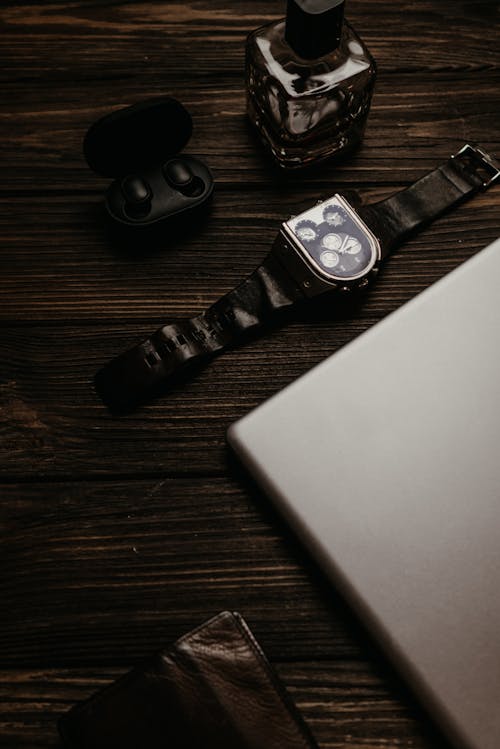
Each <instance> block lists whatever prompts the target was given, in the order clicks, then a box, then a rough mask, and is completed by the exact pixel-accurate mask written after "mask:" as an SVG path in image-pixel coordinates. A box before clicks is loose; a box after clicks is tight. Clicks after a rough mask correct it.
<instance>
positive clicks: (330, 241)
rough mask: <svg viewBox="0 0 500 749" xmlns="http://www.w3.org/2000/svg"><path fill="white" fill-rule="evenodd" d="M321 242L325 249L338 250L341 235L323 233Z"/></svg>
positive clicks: (340, 244)
mask: <svg viewBox="0 0 500 749" xmlns="http://www.w3.org/2000/svg"><path fill="white" fill-rule="evenodd" d="M321 244H322V245H323V247H325V248H326V249H327V250H340V248H341V247H342V237H341V236H340V235H339V234H325V236H324V237H323V239H322V240H321Z"/></svg>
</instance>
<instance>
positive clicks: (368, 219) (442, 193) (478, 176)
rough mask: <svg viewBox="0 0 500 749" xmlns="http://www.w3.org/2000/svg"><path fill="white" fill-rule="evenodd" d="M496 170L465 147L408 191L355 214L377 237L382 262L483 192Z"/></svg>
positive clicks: (490, 161) (479, 153)
mask: <svg viewBox="0 0 500 749" xmlns="http://www.w3.org/2000/svg"><path fill="white" fill-rule="evenodd" d="M499 168H500V167H499V165H497V164H496V163H495V162H494V160H493V159H492V158H491V157H490V156H488V155H487V154H485V153H484V152H483V151H482V150H481V149H479V148H477V147H472V146H465V148H463V149H462V150H461V151H460V152H459V153H458V154H456V156H452V157H451V158H450V159H448V161H447V162H446V163H444V164H443V165H442V166H440V167H438V168H437V169H435V170H434V171H432V172H429V174H426V175H425V176H424V177H422V178H421V179H419V180H418V181H417V182H415V183H414V184H413V185H410V187H407V188H406V189H405V190H401V191H400V192H398V193H396V194H395V195H392V196H391V197H390V198H387V199H386V200H382V201H381V202H379V203H374V204H373V205H368V206H362V207H361V208H359V209H358V210H357V213H358V214H359V216H360V218H361V219H362V220H363V221H364V222H365V223H366V225H367V226H368V228H369V229H371V230H372V231H373V233H374V234H375V235H376V236H377V237H378V239H379V242H380V245H381V249H382V258H384V257H386V256H387V255H388V254H389V253H390V252H392V250H394V249H395V248H396V247H398V246H399V245H400V244H402V243H403V242H404V241H405V240H406V239H408V237H409V236H411V235H412V234H413V233H415V232H416V231H417V230H419V229H422V228H423V227H425V226H427V225H428V224H430V223H431V222H432V221H434V220H435V219H437V218H438V217H439V216H441V215H442V214H443V213H445V211H448V210H449V209H450V208H453V207H454V206H456V205H458V204H460V203H462V202H463V201H464V200H466V199H467V198H470V197H472V196H473V195H475V194H476V193H477V192H479V191H480V190H482V189H486V187H488V186H489V184H490V182H489V181H488V179H491V178H493V179H496V178H497V177H496V176H495V177H493V175H495V174H498V169H499ZM493 179H492V181H493Z"/></svg>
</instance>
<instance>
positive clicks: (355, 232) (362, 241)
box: [287, 195, 379, 281]
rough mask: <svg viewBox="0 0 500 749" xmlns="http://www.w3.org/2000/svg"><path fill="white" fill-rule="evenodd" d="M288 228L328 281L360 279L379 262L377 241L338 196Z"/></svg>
mask: <svg viewBox="0 0 500 749" xmlns="http://www.w3.org/2000/svg"><path fill="white" fill-rule="evenodd" d="M287 227H288V228H289V229H290V230H291V231H292V233H293V234H294V235H295V237H296V239H297V240H298V244H299V249H300V250H301V251H302V253H303V254H304V255H305V256H306V257H307V259H308V260H309V261H311V262H312V264H313V265H314V266H315V267H316V268H317V270H319V271H320V272H321V273H322V275H324V276H327V277H328V278H331V279H335V280H345V281H349V280H353V279H356V278H360V277H362V276H364V275H365V274H366V273H368V271H369V270H371V268H373V266H374V265H375V262H376V260H377V258H378V252H379V248H378V243H377V240H376V239H375V238H374V236H373V235H372V234H371V232H370V231H369V230H368V229H367V228H366V227H365V225H364V224H363V222H362V221H361V219H360V218H359V217H358V216H357V214H356V213H355V211H354V210H353V209H352V208H351V207H350V205H349V204H348V203H347V202H346V201H345V200H344V199H343V198H342V197H340V196H339V195H335V196H334V197H333V198H330V199H329V200H326V201H325V202H324V203H320V204H319V205H316V206H314V208H311V209H310V210H309V211H305V212H304V213H302V214H301V215H300V216H296V217H295V218H293V219H291V220H290V221H288V222H287Z"/></svg>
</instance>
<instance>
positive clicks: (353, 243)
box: [343, 236, 363, 255]
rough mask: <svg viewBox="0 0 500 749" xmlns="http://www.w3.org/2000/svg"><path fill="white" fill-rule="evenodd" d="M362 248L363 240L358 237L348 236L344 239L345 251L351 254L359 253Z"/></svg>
mask: <svg viewBox="0 0 500 749" xmlns="http://www.w3.org/2000/svg"><path fill="white" fill-rule="evenodd" d="M362 249H363V248H362V246H361V242H360V241H359V239H356V237H350V236H347V237H346V239H345V240H344V246H343V251H344V252H348V253H349V255H357V254H358V252H361V250H362Z"/></svg>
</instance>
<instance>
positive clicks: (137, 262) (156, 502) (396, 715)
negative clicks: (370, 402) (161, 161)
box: [0, 0, 500, 749]
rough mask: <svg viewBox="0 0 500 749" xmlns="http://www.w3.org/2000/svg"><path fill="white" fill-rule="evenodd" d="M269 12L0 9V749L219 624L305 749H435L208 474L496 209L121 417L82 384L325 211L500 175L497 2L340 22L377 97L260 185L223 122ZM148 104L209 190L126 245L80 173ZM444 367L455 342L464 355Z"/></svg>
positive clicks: (330, 600) (459, 215)
mask: <svg viewBox="0 0 500 749" xmlns="http://www.w3.org/2000/svg"><path fill="white" fill-rule="evenodd" d="M283 7H284V6H283V3H282V2H281V0H272V1H271V0H253V1H252V2H251V3H249V2H245V0H231V2H229V3H227V2H226V3H223V2H221V1H220V0H187V2H183V3H180V2H176V1H175V0H174V1H169V0H164V1H161V2H160V1H153V0H151V1H150V2H126V1H125V0H123V2H122V1H121V0H109V1H108V0H95V2H92V3H88V2H84V0H51V1H50V2H46V1H45V0H32V1H31V2H28V1H27V0H6V2H4V3H3V4H2V9H1V10H0V83H1V86H2V94H3V96H2V101H1V103H0V159H1V163H2V177H3V178H2V180H1V181H0V244H1V251H0V279H1V280H0V284H1V288H0V533H1V536H0V538H1V544H0V600H1V601H2V614H1V615H0V669H3V670H1V671H0V746H2V747H4V746H5V747H6V749H10V748H11V747H12V748H14V747H16V748H17V749H31V748H33V749H34V748H35V747H36V748H37V749H42V748H49V747H52V748H55V747H59V743H58V739H57V731H56V720H57V717H58V716H59V715H60V714H61V713H62V712H63V711H65V710H66V709H68V708H69V706H70V705H71V704H73V703H74V702H75V701H76V700H78V699H81V698H84V697H87V696H88V695H89V694H91V693H92V692H93V691H95V690H96V689H97V688H99V687H100V686H104V685H105V684H106V683H108V682H109V681H111V680H112V679H113V678H115V677H116V676H118V675H119V674H120V673H123V671H124V670H126V669H127V668H129V667H130V666H132V665H134V664H135V663H137V662H138V661H139V660H140V659H141V658H142V657H144V656H145V655H147V654H149V653H150V652H151V651H153V650H155V649H156V648H160V647H164V646H165V645H167V644H168V643H169V642H171V641H172V640H174V639H175V638H176V637H178V636H179V635H181V634H183V633H184V632H186V631H187V630H188V629H190V628H191V627H193V626H195V625H197V624H199V623H200V622H201V621H203V620H204V619H206V618H208V617H209V616H210V615H211V614H213V613H216V612H217V611H219V610H221V609H224V608H228V609H237V610H240V611H241V613H242V614H243V615H244V616H245V617H246V618H247V620H248V622H249V624H250V626H251V627H252V629H253V631H254V632H255V634H256V636H257V638H258V639H259V641H260V642H261V644H262V646H263V647H264V649H265V651H266V653H267V654H268V655H269V657H270V659H271V660H272V661H273V662H274V663H275V664H276V665H277V668H278V670H279V672H280V674H281V676H282V678H283V680H284V682H285V684H286V685H287V686H288V688H289V689H290V690H291V692H292V694H293V695H294V697H295V698H296V700H297V703H298V705H299V707H300V708H301V710H302V711H303V713H304V716H305V718H306V719H307V721H308V722H309V723H310V725H311V727H312V729H313V731H314V733H315V735H316V736H317V738H318V740H319V742H320V746H321V747H322V749H323V748H324V749H334V748H335V749H340V748H341V747H342V748H344V747H346V748H347V747H348V748H349V749H382V748H383V747H385V748H386V749H387V748H388V747H391V748H395V747H400V748H406V749H410V747H412V748H413V749H437V747H439V748H440V749H443V747H444V746H445V742H444V740H443V739H442V738H441V737H440V736H437V735H436V734H435V733H434V730H433V729H432V727H431V725H430V722H429V720H428V718H427V717H425V716H424V715H423V714H422V713H421V712H420V710H419V709H418V707H417V706H416V705H415V703H414V701H413V699H412V698H411V696H410V695H409V694H408V693H407V691H406V690H405V688H404V687H403V686H402V684H401V683H400V681H399V680H398V678H397V677H395V676H394V674H393V673H392V671H391V669H390V668H389V666H388V665H387V663H386V661H385V659H384V658H383V657H382V656H381V655H380V653H379V652H378V650H377V648H376V647H374V645H373V643H372V642H371V640H370V637H369V635H368V634H367V633H366V632H364V630H363V629H362V626H361V625H360V624H359V623H358V622H357V621H356V620H355V618H354V617H353V616H352V615H351V614H350V612H349V610H348V609H347V607H346V606H345V605H344V603H343V602H342V601H341V600H340V598H339V597H338V596H337V595H336V593H335V592H334V591H333V590H332V588H331V586H329V585H328V584H327V583H326V581H325V580H324V578H323V577H322V575H321V573H320V572H319V570H318V569H317V568H316V566H315V565H314V564H313V563H312V562H311V561H310V560H309V558H308V556H307V555H306V554H305V552H304V551H302V549H301V548H300V546H299V545H298V544H297V542H296V540H295V539H294V537H293V536H292V535H291V534H290V533H289V532H288V531H287V529H286V527H285V525H284V523H283V522H282V520H281V519H280V518H279V517H278V516H277V515H276V514H275V513H274V512H273V510H272V509H271V508H270V506H269V503H268V502H267V501H266V499H265V498H264V497H263V496H262V494H261V493H260V492H259V491H258V490H257V489H256V488H255V486H254V485H253V484H252V483H251V481H250V480H249V478H248V477H247V476H246V475H244V474H243V472H242V471H241V469H240V468H239V467H238V465H237V464H236V462H235V461H234V460H233V459H232V458H231V456H230V455H229V454H228V450H227V447H226V445H225V430H226V428H227V427H228V426H229V424H230V423H232V422H233V421H234V420H235V419H237V418H239V417H240V416H242V415H243V414H244V413H246V412H247V411H248V410H250V409H251V408H252V407H253V406H256V405H257V404H258V403H260V402H262V401H263V400H265V399H266V398H267V397H269V396H270V395H272V394H273V393H275V392H276V391H277V390H279V389H280V388H281V387H283V386H285V385H287V384H288V383H289V382H291V381H292V380H293V379H295V378H296V377H298V376H299V375H301V374H302V373H304V372H306V371H307V370H308V369H310V368H311V367H312V366H314V365H315V364H317V363H318V362H320V361H321V360H322V359H324V358H325V357H326V356H327V355H329V354H330V353H332V352H333V351H336V350H337V349H338V348H339V347H341V346H342V345H344V344H346V343H348V342H349V341H350V340H352V339H353V338H354V337H355V336H357V335H359V334H360V333H362V332H363V331H364V330H366V329H367V328H369V327H370V326H371V325H373V324H374V323H376V322H377V321H378V320H380V319H382V318H383V317H384V316H385V315H387V314H389V313H390V312H391V311H393V310H395V309H397V308H398V307H399V306H400V305H401V304H403V303H404V302H405V301H407V300H408V299H410V298H412V297H413V296H414V295H415V294H417V293H419V292H420V291H422V290H423V289H425V288H426V287H427V286H428V285H429V284H431V283H432V282H433V281H435V280H437V279H438V278H440V277H441V276H442V275H444V274H445V273H447V272H448V271H450V270H452V269H453V268H454V267H456V266H457V265H458V264H459V263H461V262H463V261H464V260H466V259H467V258H468V257H470V256H472V255H473V254H474V253H475V252H477V251H478V250H479V249H480V248H481V247H482V246H484V245H485V244H487V243H489V242H491V241H492V240H493V239H495V238H496V237H497V235H498V225H499V219H500V208H499V206H500V202H499V198H498V194H499V193H498V190H497V191H494V190H491V191H490V192H488V193H485V194H483V195H480V196H478V197H477V198H476V199H475V200H474V202H471V203H468V204H466V205H464V206H462V207H461V208H460V209H458V210H456V211H454V212H453V213H451V214H450V215H448V216H446V217H445V218H443V219H442V220H440V221H439V222H437V223H436V224H435V225H434V226H433V227H432V228H431V229H429V230H427V231H426V232H423V233H422V234H420V235H419V236H418V237H416V238H415V239H414V240H412V241H411V242H410V243H408V244H407V245H406V246H405V247H404V248H402V249H401V251H399V252H398V253H397V254H395V255H394V256H393V257H392V258H391V259H390V261H389V262H388V263H387V264H386V266H385V268H384V270H383V272H382V274H381V277H380V280H379V282H378V283H377V285H376V286H375V287H374V288H373V289H372V290H371V291H370V292H369V293H368V294H367V295H366V297H365V298H364V299H363V300H362V301H361V302H360V303H359V304H345V305H344V306H338V305H331V304H329V303H323V304H318V305H316V306H315V307H314V308H313V309H309V310H307V311H304V312H303V313H302V314H300V315H299V316H298V317H297V319H296V320H295V321H291V322H290V324H289V325H287V326H286V327H282V328H273V329H271V330H269V332H268V334H267V335H266V336H265V337H262V338H260V339H258V340H257V339H254V340H250V341H249V342H248V343H247V345H246V346H244V347H242V348H240V349H238V350H237V351H234V352H232V353H227V354H224V355H223V356H222V357H220V358H219V359H218V360H217V361H216V362H214V363H213V364H212V365H211V366H210V367H209V368H208V369H206V370H204V371H202V372H201V373H200V374H199V375H198V376H197V377H196V378H195V379H194V380H193V381H192V382H190V383H188V384H186V385H185V386H184V387H182V388H181V387H179V388H178V389H177V390H176V391H174V392H173V393H172V394H171V395H170V396H169V397H168V398H163V399H161V400H159V401H157V402H156V403H152V404H150V405H148V406H146V407H144V408H142V409H139V410H138V411H137V412H135V413H133V414H130V415H128V416H126V417H123V418H121V419H117V418H113V417H112V416H111V415H110V414H109V413H108V412H107V411H106V410H105V409H104V408H103V407H102V405H101V403H100V402H99V401H98V399H97V397H96V395H95V393H94V391H93V389H92V384H91V381H92V377H93V375H94V373H95V371H96V369H97V368H98V367H99V366H100V365H101V364H103V363H104V362H105V361H106V360H107V359H108V358H109V357H110V356H112V355H113V354H116V353H118V352H120V351H121V350H123V349H124V348H126V347H128V346H130V345H131V344H133V343H134V342H136V341H139V340H141V338H143V337H144V336H147V335H149V333H150V332H151V331H152V330H154V329H155V328H156V327H157V326H159V325H160V324H162V323H164V322H166V321H167V320H171V319H175V318H178V317H182V316H184V315H191V314H193V313H195V312H197V311H199V310H200V309H202V308H203V307H205V306H206V305H207V304H209V303H211V302H212V301H214V300H215V299H216V298H218V297H219V296H220V295H221V294H223V293H225V292H226V291H228V290H229V289H231V288H232V287H233V286H234V285H235V284H236V283H237V282H238V281H239V280H240V279H241V278H242V277H243V276H244V275H246V274H248V273H249V272H250V271H251V270H253V268H254V267H255V266H257V265H258V263H259V262H260V261H261V260H262V258H263V257H264V256H265V254H266V253H267V251H268V248H269V246H270V244H271V242H272V240H273V238H274V235H275V233H276V230H277V226H278V225H279V223H280V221H281V220H282V219H283V218H284V217H287V216H288V215H290V214H294V213H298V212H300V211H301V210H303V209H304V208H306V207H307V206H308V205H310V204H311V203H313V202H315V201H316V200H317V199H318V197H321V196H323V197H326V196H328V195H329V194H331V193H332V192H334V191H335V190H351V189H359V190H360V191H361V192H362V194H363V196H364V198H365V199H366V200H369V201H371V200H377V199H381V198H384V197H386V196H388V195H390V194H391V193H392V192H394V191H395V190H397V189H399V188H400V187H402V186H404V185H407V184H408V183H410V182H412V181H414V180H415V179H417V178H418V177H420V176H422V175H423V174H425V173H426V172H427V171H429V170H430V169H432V168H434V167H435V166H436V164H438V163H440V162H441V161H443V160H444V159H446V158H447V157H448V156H449V155H450V154H451V153H453V152H455V151H456V150H457V149H458V148H459V147H460V146H461V145H462V144H463V143H464V142H465V141H468V140H472V141H478V142H480V143H482V144H483V145H484V146H485V147H486V148H488V149H491V151H492V152H494V153H497V154H500V136H499V131H498V120H499V116H500V57H499V55H498V42H499V41H500V40H499V33H498V28H499V21H500V10H499V4H498V2H496V1H495V0H460V2H457V0H421V1H420V2H416V1H415V0H403V1H402V2H400V3H392V2H386V3H381V2H379V3H375V2H373V0H349V4H348V13H349V18H350V20H351V21H352V23H353V24H354V25H355V26H356V28H357V30H358V31H359V32H360V34H361V35H362V37H363V38H364V40H365V41H366V42H367V44H368V46H369V47H370V49H371V51H372V52H373V54H374V56H375V57H376V59H377V63H378V69H379V75H378V81H377V87H376V92H375V96H374V100H373V106H372V112H371V115H370V120H369V125H368V129H367V132H366V137H365V140H364V142H363V145H362V147H361V148H360V149H359V150H358V151H357V152H356V153H355V154H353V156H352V157H350V158H349V159H348V160H344V161H343V162H339V163H337V164H332V163H327V164H325V165H323V166H320V167H317V168H315V169H311V170H309V171H307V172H304V173H301V174H291V175H289V174H283V173H282V172H280V171H279V170H277V169H276V168H275V167H273V165H272V164H270V162H269V161H268V160H267V159H266V157H265V156H264V154H263V152H262V150H261V148H260V144H259V143H258V141H257V140H256V138H255V135H254V134H253V132H252V131H251V130H250V128H249V127H248V125H247V124H246V120H245V114H244V112H245V96H244V76H243V59H244V39H245V36H246V34H247V33H248V32H249V31H250V30H252V29H254V28H256V27H257V26H259V25H261V24H263V23H266V22H268V21H271V20H274V19H275V18H278V17H279V16H280V15H282V13H283ZM165 93H169V94H171V95H174V96H176V97H177V98H179V99H180V100H181V101H182V102H183V103H184V104H185V105H186V106H187V108H188V109H189V110H190V112H191V113H192V115H193V121H194V134H193V138H192V140H191V143H190V144H189V147H188V149H187V150H188V151H189V153H192V154H193V155H197V156H200V157H201V158H203V159H205V160H206V161H207V163H208V164H209V165H210V167H211V168H212V170H213V172H214V176H215V178H216V195H215V199H214V204H213V209H212V211H211V213H210V215H209V217H208V219H207V221H206V223H205V225H204V226H203V227H197V229H198V230H197V231H195V232H193V233H192V234H191V235H189V236H187V237H184V238H182V240H181V239H179V238H172V239H171V240H170V241H167V238H165V241H164V242H160V245H159V246H158V247H156V248H152V247H151V246H149V245H148V246H144V245H142V246H137V247H135V248H133V249H131V248H125V247H123V246H122V245H121V244H120V243H117V242H116V241H112V240H111V239H110V237H109V236H108V234H107V233H106V231H105V230H104V226H103V222H102V201H103V194H104V191H105V188H106V186H107V183H108V182H107V180H106V179H105V178H102V177H99V176H98V175H95V174H93V173H92V172H91V171H90V170H89V168H88V167H87V165H86V164H85V161H84V159H83V156H82V150H81V144H82V139H83V136H84V134H85V132H86V129H87V128H88V126H89V125H90V124H91V123H92V122H93V121H94V120H95V119H96V118H98V117H100V116H102V115H103V114H105V113H107V112H109V111H111V110H113V109H116V108H119V107H120V106H124V105H127V104H130V103H132V102H135V101H138V100H142V99H146V98H148V97H152V96H158V95H161V94H165ZM464 345H466V342H464Z"/></svg>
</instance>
